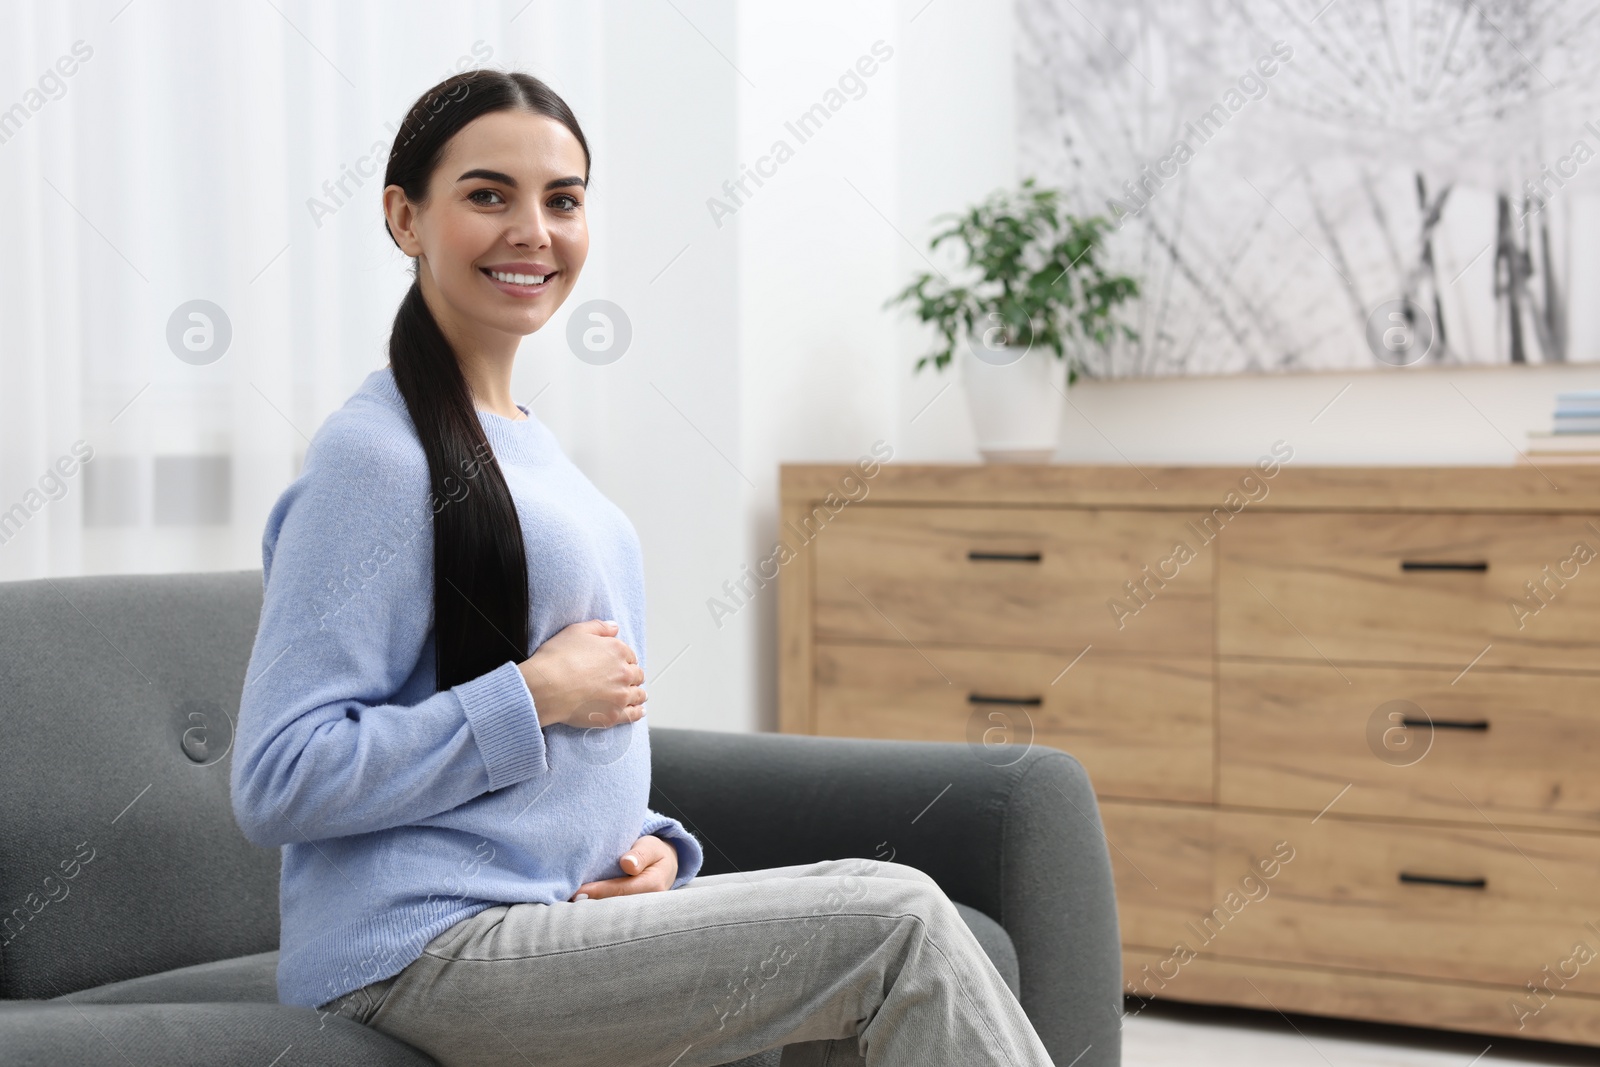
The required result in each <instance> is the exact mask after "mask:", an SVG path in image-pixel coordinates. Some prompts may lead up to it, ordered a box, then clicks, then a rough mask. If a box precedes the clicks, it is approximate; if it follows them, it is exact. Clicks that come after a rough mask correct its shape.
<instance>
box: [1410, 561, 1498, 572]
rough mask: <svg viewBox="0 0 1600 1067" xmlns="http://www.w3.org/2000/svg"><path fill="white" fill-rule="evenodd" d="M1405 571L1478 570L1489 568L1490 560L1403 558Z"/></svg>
mask: <svg viewBox="0 0 1600 1067" xmlns="http://www.w3.org/2000/svg"><path fill="white" fill-rule="evenodd" d="M1400 569H1401V570H1403V571H1478V572H1480V573H1481V572H1483V571H1486V570H1488V569H1489V561H1488V560H1484V559H1480V560H1461V561H1455V560H1448V559H1440V560H1434V559H1403V560H1401V561H1400Z"/></svg>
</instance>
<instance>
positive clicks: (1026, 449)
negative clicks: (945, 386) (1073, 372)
mask: <svg viewBox="0 0 1600 1067" xmlns="http://www.w3.org/2000/svg"><path fill="white" fill-rule="evenodd" d="M956 358H957V362H958V364H959V365H960V367H961V380H962V383H963V384H964V385H965V386H966V390H967V409H968V411H969V412H970V414H971V416H972V429H973V433H974V435H975V436H976V437H977V440H978V451H979V452H981V453H982V454H983V458H984V460H985V461H986V462H988V463H1048V462H1050V459H1051V457H1053V456H1054V455H1055V452H1056V443H1057V441H1058V440H1059V438H1060V431H1061V409H1062V404H1063V402H1064V399H1065V395H1066V389H1067V384H1066V383H1067V361H1066V360H1064V359H1061V358H1059V357H1058V356H1057V355H1056V354H1055V353H1054V352H1053V351H1051V350H1050V349H1048V348H1030V349H1028V351H1027V352H1026V353H1025V354H1024V355H1023V356H1022V357H1021V358H1020V359H1017V360H1016V361H1015V362H1012V363H994V362H987V361H985V360H981V359H979V358H978V357H977V356H975V355H973V354H972V351H971V349H970V348H969V347H968V346H966V345H962V346H959V347H958V348H957V357H956Z"/></svg>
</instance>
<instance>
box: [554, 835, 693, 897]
mask: <svg viewBox="0 0 1600 1067" xmlns="http://www.w3.org/2000/svg"><path fill="white" fill-rule="evenodd" d="M618 862H619V864H620V865H621V867H622V872H623V873H622V877H621V878H605V879H602V880H600V881H598V882H585V883H583V884H582V885H580V886H579V887H578V889H577V891H576V892H574V893H573V894H572V899H573V900H578V899H580V898H582V897H585V896H587V897H588V898H589V899H591V900H596V899H599V898H600V897H619V896H622V895H624V894H627V893H659V892H663V891H665V890H668V889H671V888H672V883H673V882H674V881H676V880H677V877H678V850H677V849H675V848H673V847H672V845H670V844H669V843H667V842H666V841H663V840H662V839H661V838H659V837H656V836H655V835H654V834H647V835H646V836H644V837H641V838H639V840H637V841H635V842H634V843H633V847H632V848H630V849H629V850H628V851H627V852H625V853H623V855H622V859H621V860H620V861H618Z"/></svg>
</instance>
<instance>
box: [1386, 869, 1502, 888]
mask: <svg viewBox="0 0 1600 1067" xmlns="http://www.w3.org/2000/svg"><path fill="white" fill-rule="evenodd" d="M1400 880H1401V881H1402V882H1405V883H1407V884H1409V885H1447V886H1450V887H1452V888H1454V889H1487V888H1489V879H1487V878H1441V877H1439V876H1438V875H1432V874H1412V873H1410V872H1409V871H1401V872H1400Z"/></svg>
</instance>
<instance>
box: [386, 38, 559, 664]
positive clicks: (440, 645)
mask: <svg viewBox="0 0 1600 1067" xmlns="http://www.w3.org/2000/svg"><path fill="white" fill-rule="evenodd" d="M513 108H515V109H520V110H523V111H531V112H534V113H537V114H540V115H544V116H546V117H548V118H552V119H555V120H556V121H558V122H560V123H561V124H562V125H564V126H566V127H567V129H569V130H571V131H572V135H573V136H574V137H576V138H577V139H578V144H579V145H580V146H582V148H583V158H584V178H585V180H587V179H588V171H589V143H588V141H586V140H585V139H584V136H583V131H582V130H581V129H580V128H579V127H578V120H577V118H576V117H575V116H574V115H573V114H572V109H571V108H569V107H567V105H566V102H565V101H563V100H562V99H561V97H559V96H557V95H556V94H555V93H554V92H553V91H551V89H550V87H549V86H547V85H545V84H544V82H542V81H540V80H539V79H538V78H535V77H533V76H531V75H528V74H520V73H508V72H503V71H497V70H469V71H463V72H462V73H460V74H456V75H454V76H452V77H449V78H446V79H445V80H444V81H442V82H440V83H439V84H438V85H435V86H434V87H433V88H432V89H429V90H428V91H427V92H425V93H423V94H422V96H421V97H420V98H418V100H417V102H416V103H415V104H414V105H412V107H411V110H410V111H409V112H408V113H407V115H406V120H405V122H404V123H402V124H401V126H400V129H399V131H398V132H397V133H396V134H395V138H394V147H393V148H392V149H391V150H390V152H389V166H388V169H387V170H386V171H385V172H384V176H383V183H384V185H385V186H390V185H398V186H399V187H400V188H401V189H402V190H404V191H405V194H406V199H408V200H410V201H411V202H412V203H413V204H421V203H423V202H424V201H425V200H426V199H427V197H428V182H429V180H430V179H431V178H432V176H433V171H434V168H435V167H437V166H438V163H439V157H440V156H441V155H442V154H443V152H444V147H445V145H446V144H447V143H448V142H449V140H450V138H451V137H453V136H454V135H455V134H456V132H457V131H458V130H460V129H461V128H462V127H463V126H465V125H466V124H467V123H469V122H471V121H472V120H473V119H475V118H478V117H479V116H481V115H486V114H489V113H490V112H493V111H506V110H510V109H513ZM389 237H390V239H391V240H393V239H394V233H393V231H390V233H389ZM395 244H396V245H397V246H398V245H399V242H398V241H395ZM389 364H390V366H391V367H392V368H393V370H394V380H395V384H396V385H397V386H399V387H400V395H401V396H402V397H404V398H405V402H406V408H407V409H408V410H409V411H410V412H411V421H412V422H413V423H414V424H415V425H416V428H417V436H418V437H420V438H421V440H422V448H423V451H424V452H426V453H427V456H428V472H429V475H430V481H431V483H432V487H433V492H434V493H435V494H436V504H435V509H434V513H433V624H434V648H435V661H434V664H435V672H436V674H437V677H438V683H437V684H438V688H439V689H440V690H441V691H443V690H445V689H449V688H451V687H452V686H455V685H459V684H460V683H462V682H465V681H469V680H470V679H473V678H476V677H478V676H479V675H481V674H484V673H485V672H487V671H490V670H493V669H494V668H495V667H498V666H499V665H500V664H502V663H504V662H506V660H507V659H512V660H515V661H516V662H521V661H522V660H524V659H526V658H527V657H528V655H529V654H530V649H529V648H528V644H529V634H528V606H529V605H528V560H527V554H526V551H525V549H524V546H523V542H522V527H521V525H520V523H519V522H518V520H517V509H516V504H515V503H514V502H513V501H512V499H511V491H510V490H509V489H508V488H507V487H506V480H505V475H504V474H503V473H501V470H500V465H499V463H498V462H496V460H495V459H494V457H493V453H492V452H491V451H490V448H489V443H488V440H487V439H486V438H485V436H484V432H483V425H482V423H480V422H479V421H478V414H477V409H476V408H475V407H474V405H473V403H472V396H471V392H470V390H469V389H468V387H467V380H466V377H465V376H464V375H463V374H462V373H461V364H460V362H459V361H458V359H457V357H456V352H455V350H454V349H453V348H452V347H451V346H450V342H449V341H448V340H446V338H445V336H444V333H443V331H441V330H440V329H439V324H438V323H437V322H436V321H434V317H433V314H432V313H431V312H430V311H429V310H428V305H427V303H426V302H425V301H424V300H423V298H422V287H421V281H420V276H419V280H417V281H413V282H412V283H411V288H410V289H409V290H408V291H407V292H406V295H405V299H403V300H401V301H400V310H399V311H398V312H397V313H396V314H395V317H394V329H393V330H392V331H391V332H390V334H389ZM463 475H466V476H467V477H468V478H470V482H463V481H462V476H463ZM463 485H466V489H465V492H464V493H463V490H462V486H463ZM437 501H443V506H442V507H440V506H438V503H437Z"/></svg>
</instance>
